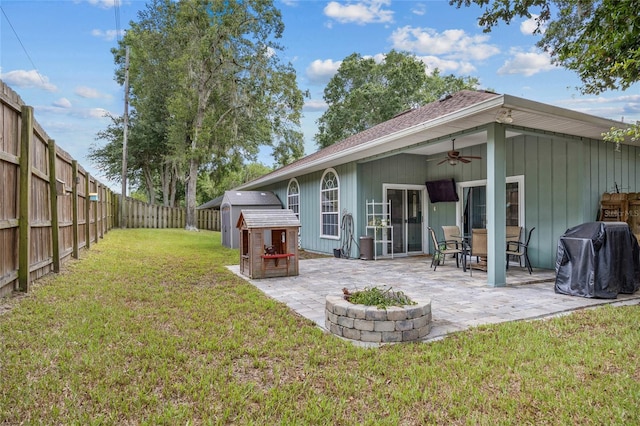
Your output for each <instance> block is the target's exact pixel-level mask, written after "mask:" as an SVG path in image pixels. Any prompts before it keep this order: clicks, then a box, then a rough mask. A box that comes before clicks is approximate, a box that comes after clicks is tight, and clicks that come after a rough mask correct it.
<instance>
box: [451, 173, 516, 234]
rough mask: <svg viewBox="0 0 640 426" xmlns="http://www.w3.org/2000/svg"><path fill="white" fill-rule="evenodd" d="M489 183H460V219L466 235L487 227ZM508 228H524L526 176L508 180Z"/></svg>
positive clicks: (513, 177)
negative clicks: (475, 229) (473, 230)
mask: <svg viewBox="0 0 640 426" xmlns="http://www.w3.org/2000/svg"><path fill="white" fill-rule="evenodd" d="M486 185H487V182H486V181H485V180H483V181H473V182H461V183H459V187H460V192H461V195H462V196H461V197H460V201H459V204H458V218H459V220H460V224H461V228H462V229H463V230H464V231H463V232H464V233H465V234H470V233H471V229H473V228H486V227H487V186H486ZM506 191H507V194H506V195H507V197H506V199H507V203H506V209H507V210H506V214H507V220H506V222H507V223H506V226H524V176H512V177H509V178H507V187H506Z"/></svg>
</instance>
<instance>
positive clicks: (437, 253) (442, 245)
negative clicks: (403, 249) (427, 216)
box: [429, 227, 462, 271]
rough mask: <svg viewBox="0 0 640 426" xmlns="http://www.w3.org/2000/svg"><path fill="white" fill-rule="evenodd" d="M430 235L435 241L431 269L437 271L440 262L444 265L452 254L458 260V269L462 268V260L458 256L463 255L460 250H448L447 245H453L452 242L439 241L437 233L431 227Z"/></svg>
mask: <svg viewBox="0 0 640 426" xmlns="http://www.w3.org/2000/svg"><path fill="white" fill-rule="evenodd" d="M429 233H430V234H431V240H432V241H433V257H432V258H431V267H432V268H433V270H434V271H435V270H436V268H437V267H438V265H439V264H440V262H442V263H443V264H444V259H445V257H446V256H447V255H448V254H452V255H454V256H455V258H456V268H459V267H460V259H459V258H458V256H459V255H460V253H462V250H460V249H456V248H453V249H449V248H447V244H448V243H451V241H446V240H443V241H438V238H437V237H436V232H435V231H434V230H433V228H432V227H429Z"/></svg>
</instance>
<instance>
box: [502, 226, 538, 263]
mask: <svg viewBox="0 0 640 426" xmlns="http://www.w3.org/2000/svg"><path fill="white" fill-rule="evenodd" d="M534 229H536V227H535V226H534V227H533V228H531V229H530V230H529V234H528V235H527V240H526V241H525V242H524V243H521V242H519V241H507V269H509V257H510V256H513V257H517V258H518V262H519V263H518V264H519V265H520V266H522V259H523V258H524V264H525V266H526V267H527V269H528V270H529V274H531V270H532V269H531V261H530V260H529V242H530V241H531V234H533V230H534Z"/></svg>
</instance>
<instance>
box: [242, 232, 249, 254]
mask: <svg viewBox="0 0 640 426" xmlns="http://www.w3.org/2000/svg"><path fill="white" fill-rule="evenodd" d="M248 254H249V231H248V230H246V229H243V230H242V255H243V256H247V255H248Z"/></svg>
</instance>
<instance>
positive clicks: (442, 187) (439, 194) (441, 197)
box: [425, 178, 458, 203]
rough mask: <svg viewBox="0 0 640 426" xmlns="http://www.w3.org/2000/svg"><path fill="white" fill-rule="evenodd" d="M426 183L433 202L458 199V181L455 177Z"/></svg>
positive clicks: (430, 199)
mask: <svg viewBox="0 0 640 426" xmlns="http://www.w3.org/2000/svg"><path fill="white" fill-rule="evenodd" d="M425 184H426V185H427V192H428V193H429V201H431V202H432V203H442V202H447V201H458V192H457V191H456V181H455V180H454V179H453V178H451V179H441V180H434V181H431V182H425Z"/></svg>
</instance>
